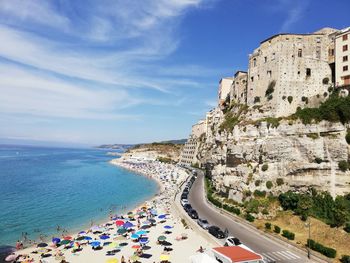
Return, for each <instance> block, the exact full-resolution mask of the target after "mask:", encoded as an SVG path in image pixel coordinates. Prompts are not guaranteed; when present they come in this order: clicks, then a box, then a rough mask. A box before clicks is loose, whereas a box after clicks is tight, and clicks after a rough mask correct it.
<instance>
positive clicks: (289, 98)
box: [287, 96, 293, 104]
mask: <svg viewBox="0 0 350 263" xmlns="http://www.w3.org/2000/svg"><path fill="white" fill-rule="evenodd" d="M287 100H288V102H289V104H291V103H292V101H293V97H292V96H288V98H287Z"/></svg>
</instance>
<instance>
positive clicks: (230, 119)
mask: <svg viewBox="0 0 350 263" xmlns="http://www.w3.org/2000/svg"><path fill="white" fill-rule="evenodd" d="M238 122H239V118H238V116H236V115H234V114H233V112H227V113H226V114H225V120H224V122H223V123H222V124H221V125H220V130H227V131H232V130H233V128H234V127H235V125H236V124H237V123H238Z"/></svg>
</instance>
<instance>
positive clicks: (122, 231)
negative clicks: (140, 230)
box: [117, 227, 127, 234]
mask: <svg viewBox="0 0 350 263" xmlns="http://www.w3.org/2000/svg"><path fill="white" fill-rule="evenodd" d="M126 232H127V230H126V229H125V228H123V227H122V228H119V229H118V230H117V233H118V234H125V233H126Z"/></svg>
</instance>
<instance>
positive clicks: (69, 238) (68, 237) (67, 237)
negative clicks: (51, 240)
mask: <svg viewBox="0 0 350 263" xmlns="http://www.w3.org/2000/svg"><path fill="white" fill-rule="evenodd" d="M63 239H65V240H72V239H73V238H72V237H71V236H65V237H63Z"/></svg>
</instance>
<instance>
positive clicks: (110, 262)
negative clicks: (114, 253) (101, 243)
mask: <svg viewBox="0 0 350 263" xmlns="http://www.w3.org/2000/svg"><path fill="white" fill-rule="evenodd" d="M106 263H118V259H116V258H110V259H107V261H106Z"/></svg>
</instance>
